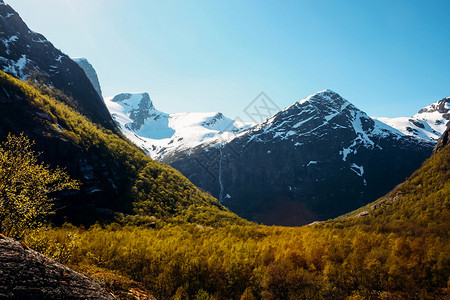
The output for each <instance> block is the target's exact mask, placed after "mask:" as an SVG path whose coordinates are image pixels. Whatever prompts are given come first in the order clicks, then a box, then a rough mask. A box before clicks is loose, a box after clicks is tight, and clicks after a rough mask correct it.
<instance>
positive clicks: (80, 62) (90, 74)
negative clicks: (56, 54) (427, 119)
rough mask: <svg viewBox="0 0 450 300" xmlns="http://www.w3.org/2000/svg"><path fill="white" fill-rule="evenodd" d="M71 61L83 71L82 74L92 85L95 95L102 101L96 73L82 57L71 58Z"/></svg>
mask: <svg viewBox="0 0 450 300" xmlns="http://www.w3.org/2000/svg"><path fill="white" fill-rule="evenodd" d="M72 60H73V61H74V62H76V63H77V64H78V65H79V66H80V67H81V68H82V69H83V71H84V73H86V76H87V78H88V79H89V81H90V82H91V83H92V86H93V87H94V88H95V90H96V91H97V94H98V95H99V96H100V98H102V99H103V95H102V89H101V87H100V82H99V80H98V76H97V72H96V71H95V69H94V67H93V66H92V65H91V64H90V63H89V61H88V60H87V59H86V58H83V57H77V58H72Z"/></svg>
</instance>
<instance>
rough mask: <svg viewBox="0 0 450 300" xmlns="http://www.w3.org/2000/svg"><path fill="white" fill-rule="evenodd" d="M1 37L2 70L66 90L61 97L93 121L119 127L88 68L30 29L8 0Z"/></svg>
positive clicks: (1, 13)
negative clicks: (84, 68)
mask: <svg viewBox="0 0 450 300" xmlns="http://www.w3.org/2000/svg"><path fill="white" fill-rule="evenodd" d="M0 41H1V43H0V70H3V71H4V72H6V73H8V74H11V75H13V76H14V77H16V78H20V79H21V80H27V79H28V80H30V82H35V81H37V82H39V83H40V84H42V85H43V86H46V87H47V89H52V88H54V89H57V90H60V91H62V92H63V93H64V94H65V95H67V96H68V97H60V99H61V101H64V103H66V104H67V105H69V106H71V107H72V108H75V109H76V110H78V111H80V112H81V113H82V114H84V115H85V116H87V117H88V118H90V119H91V120H92V121H93V122H95V123H97V124H99V125H101V126H103V127H105V128H107V129H110V130H116V128H115V126H114V123H113V121H112V119H111V117H110V115H109V112H108V110H107V109H106V107H105V105H104V103H103V101H102V99H101V97H100V96H99V95H98V93H97V92H96V90H95V88H94V87H93V86H92V84H91V82H90V81H89V79H88V78H87V76H86V74H85V72H84V71H83V70H82V69H81V68H80V67H79V66H78V65H77V64H76V63H75V62H74V61H73V60H72V59H70V58H69V57H68V56H67V55H65V54H64V53H62V52H61V51H60V50H58V49H56V48H55V47H54V46H53V44H52V43H51V42H49V41H48V40H47V39H46V38H45V37H44V36H43V35H41V34H39V33H36V32H34V31H32V30H30V29H29V28H28V26H27V25H26V24H25V22H23V20H22V19H21V18H20V16H19V14H18V13H17V12H16V11H14V10H13V9H12V8H11V6H9V5H8V4H5V3H4V1H1V2H0Z"/></svg>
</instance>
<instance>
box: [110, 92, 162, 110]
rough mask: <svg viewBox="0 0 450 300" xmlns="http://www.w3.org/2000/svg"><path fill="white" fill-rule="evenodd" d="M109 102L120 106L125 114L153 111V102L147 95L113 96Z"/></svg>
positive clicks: (127, 94)
mask: <svg viewBox="0 0 450 300" xmlns="http://www.w3.org/2000/svg"><path fill="white" fill-rule="evenodd" d="M111 101H112V102H116V103H119V104H120V105H122V106H123V107H124V109H125V111H126V112H127V113H128V112H132V111H137V110H141V111H151V110H155V107H154V106H153V102H152V100H151V99H150V95H149V94H148V93H136V94H130V93H123V94H119V95H117V96H115V97H114V98H112V100H111Z"/></svg>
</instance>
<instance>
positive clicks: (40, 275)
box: [0, 235, 115, 299]
mask: <svg viewBox="0 0 450 300" xmlns="http://www.w3.org/2000/svg"><path fill="white" fill-rule="evenodd" d="M0 270H1V276H0V298H1V299H115V297H113V296H112V295H111V294H110V293H108V292H107V291H106V290H105V289H103V288H101V287H100V285H99V284H98V283H96V282H95V281H93V280H92V279H90V278H88V277H86V276H85V275H82V274H80V273H77V272H75V271H73V270H71V269H69V268H68V267H66V266H64V265H63V264H61V263H58V262H56V261H54V260H52V259H50V258H48V257H46V256H44V255H42V254H40V253H38V252H36V251H34V250H32V249H29V248H28V247H27V246H26V245H25V244H21V243H19V242H17V241H14V240H13V239H11V238H6V237H4V236H1V235H0Z"/></svg>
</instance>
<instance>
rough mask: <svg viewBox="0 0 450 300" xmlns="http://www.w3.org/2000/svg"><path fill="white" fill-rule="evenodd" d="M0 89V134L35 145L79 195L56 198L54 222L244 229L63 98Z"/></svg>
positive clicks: (6, 81)
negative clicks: (133, 219)
mask: <svg viewBox="0 0 450 300" xmlns="http://www.w3.org/2000/svg"><path fill="white" fill-rule="evenodd" d="M0 72H1V71H0ZM0 85H1V86H2V92H1V97H0V98H1V99H2V101H0V102H1V103H0V105H1V106H2V109H1V112H0V114H1V119H0V134H1V135H3V136H5V135H6V134H8V133H13V134H16V135H18V134H20V133H22V132H23V133H25V135H26V136H28V137H29V138H31V139H32V140H35V141H36V148H37V149H36V150H39V151H41V152H42V155H41V156H40V159H42V160H43V161H44V162H46V163H48V164H50V165H52V166H54V167H56V166H57V165H59V166H61V167H64V168H66V169H67V171H68V173H69V175H71V177H73V179H76V180H79V181H80V183H81V186H80V192H75V194H73V195H67V194H60V195H57V198H60V199H62V200H61V201H60V202H57V203H56V204H57V207H58V208H60V209H58V214H57V217H58V218H57V219H58V220H60V219H62V218H66V220H69V221H71V220H75V221H76V222H81V223H84V224H86V223H92V222H95V221H96V220H99V218H100V217H101V218H102V219H106V220H108V219H109V220H111V219H113V218H114V217H115V215H116V214H117V212H121V213H128V214H130V213H131V214H134V213H137V214H139V215H140V216H145V215H147V216H155V217H158V218H162V219H168V218H182V219H184V218H189V219H190V220H191V219H192V220H195V221H198V222H199V223H202V224H205V225H208V224H209V223H210V222H213V223H216V222H220V221H217V220H218V219H220V218H223V219H225V220H227V223H228V222H232V223H235V222H237V223H242V222H244V221H242V220H241V219H239V218H238V217H237V216H236V215H234V214H232V213H229V212H228V211H227V210H226V209H225V208H224V207H223V206H222V205H220V204H219V203H218V201H217V200H216V199H214V198H213V197H212V196H210V195H208V194H206V193H203V192H201V191H199V190H198V189H197V188H196V187H195V186H194V185H193V184H192V183H190V182H189V181H188V180H187V179H186V178H185V177H183V175H181V174H180V173H179V172H178V171H176V170H174V169H173V168H171V167H169V166H166V165H163V164H161V163H158V162H155V161H153V160H152V159H150V158H149V157H147V156H146V155H145V154H144V153H143V152H142V151H141V150H140V149H138V148H137V147H136V146H134V145H133V144H131V143H130V142H129V141H127V140H126V139H125V138H123V137H120V136H119V135H117V134H116V133H113V132H111V131H109V130H107V129H104V128H102V127H101V126H99V125H96V124H94V123H92V122H91V121H90V120H89V119H88V118H86V117H85V116H83V115H81V114H80V113H78V112H77V111H75V110H74V109H73V108H70V107H69V106H67V105H66V104H64V103H63V102H62V101H60V98H61V97H67V96H65V95H64V94H63V93H61V92H60V91H58V90H55V89H51V88H48V87H46V86H39V85H37V86H34V87H33V86H31V85H30V84H28V83H25V82H22V81H20V80H18V79H15V78H13V77H11V76H9V75H7V74H6V73H3V72H1V73H0ZM58 196H59V197H58ZM191 211H196V212H198V213H196V214H192V213H190V212H191Z"/></svg>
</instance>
